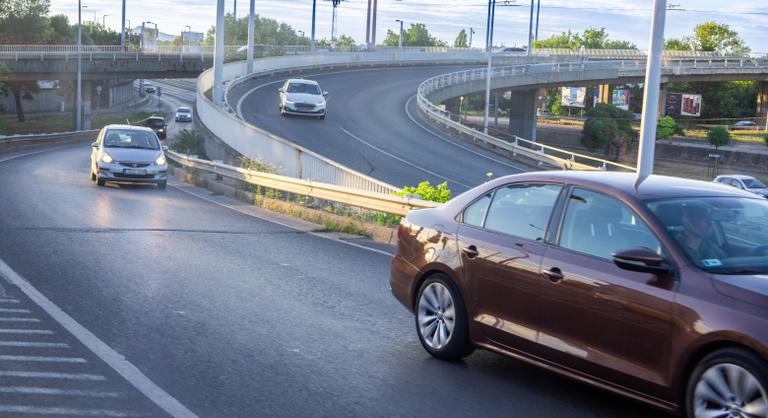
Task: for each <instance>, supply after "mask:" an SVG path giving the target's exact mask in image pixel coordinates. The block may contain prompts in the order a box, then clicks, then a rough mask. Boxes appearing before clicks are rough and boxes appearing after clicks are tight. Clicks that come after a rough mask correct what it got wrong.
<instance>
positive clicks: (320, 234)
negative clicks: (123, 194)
mask: <svg viewBox="0 0 768 418" xmlns="http://www.w3.org/2000/svg"><path fill="white" fill-rule="evenodd" d="M169 186H171V187H173V188H174V189H176V190H179V191H182V192H184V193H186V194H188V195H190V196H194V197H196V198H198V199H202V200H205V201H206V202H209V203H213V204H214V205H218V206H221V207H224V208H227V209H230V210H233V211H235V212H239V213H242V214H243V215H246V216H250V217H251V218H256V219H261V220H262V221H265V222H270V223H273V224H277V225H280V226H284V227H286V228H289V229H292V230H294V231H299V232H303V233H305V234H309V235H313V236H316V237H319V238H323V239H327V240H329V241H333V242H338V243H341V244H346V245H350V246H352V247H357V248H362V249H364V250H368V251H370V252H374V253H378V254H382V255H386V256H387V257H392V255H393V254H392V253H388V252H386V251H383V250H380V249H378V248H372V247H366V246H365V245H361V244H357V243H354V242H348V241H345V240H340V239H335V238H333V237H328V236H325V235H323V234H322V233H316V232H311V231H303V230H301V229H298V228H296V227H294V226H291V225H288V224H286V223H283V222H280V221H278V220H275V219H265V218H262V217H260V216H258V215H256V214H253V213H250V212H248V211H246V210H242V209H240V208H238V207H236V206H232V205H228V204H226V203H222V202H218V201H216V200H213V199H211V198H209V197H207V196H203V195H201V194H198V193H195V192H193V191H192V190H187V189H186V188H185V187H178V186H174V185H170V184H169Z"/></svg>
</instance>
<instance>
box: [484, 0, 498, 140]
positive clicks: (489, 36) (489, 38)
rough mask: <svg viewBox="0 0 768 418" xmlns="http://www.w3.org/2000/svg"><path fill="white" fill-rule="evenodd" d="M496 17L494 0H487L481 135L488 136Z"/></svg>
mask: <svg viewBox="0 0 768 418" xmlns="http://www.w3.org/2000/svg"><path fill="white" fill-rule="evenodd" d="M495 17H496V0H488V30H487V31H486V34H485V36H486V38H485V39H486V41H485V45H486V49H487V50H488V70H487V73H486V75H485V113H484V115H483V133H485V134H488V108H489V107H491V76H492V75H493V21H494V19H495Z"/></svg>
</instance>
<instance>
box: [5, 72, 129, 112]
mask: <svg viewBox="0 0 768 418" xmlns="http://www.w3.org/2000/svg"><path fill="white" fill-rule="evenodd" d="M100 83H104V84H102V91H101V100H100V101H98V94H97V91H96V82H93V83H83V96H84V98H85V100H86V101H87V100H89V98H90V101H91V103H92V108H93V110H96V109H97V108H98V109H105V108H108V107H112V106H119V105H123V104H125V103H129V102H130V101H132V100H133V99H134V98H135V97H136V95H137V92H136V89H135V88H133V80H103V81H101V82H100ZM88 85H90V86H91V87H90V90H88V88H87V86H88ZM97 101H98V106H97ZM72 106H73V98H72V97H67V94H66V93H65V92H64V91H62V90H61V89H45V90H40V91H39V92H37V93H32V100H22V108H23V109H24V113H25V114H34V113H43V112H45V113H48V112H71V111H72ZM15 113H16V102H15V100H14V98H13V95H8V96H3V95H0V114H8V115H13V114H15Z"/></svg>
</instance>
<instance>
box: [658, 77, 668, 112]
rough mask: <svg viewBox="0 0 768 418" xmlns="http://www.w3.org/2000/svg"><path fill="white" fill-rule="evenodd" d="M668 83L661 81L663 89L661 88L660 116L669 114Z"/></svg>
mask: <svg viewBox="0 0 768 418" xmlns="http://www.w3.org/2000/svg"><path fill="white" fill-rule="evenodd" d="M666 103H667V83H661V89H659V117H661V118H663V117H664V116H666V115H667V108H666V106H665V105H666Z"/></svg>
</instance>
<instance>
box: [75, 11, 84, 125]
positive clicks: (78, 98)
mask: <svg viewBox="0 0 768 418" xmlns="http://www.w3.org/2000/svg"><path fill="white" fill-rule="evenodd" d="M80 3H81V0H77V87H76V89H77V93H76V94H75V130H77V131H82V130H83V96H82V89H83V73H82V70H83V67H82V59H81V58H82V51H81V45H82V42H83V41H82V33H83V29H82V26H83V25H82V23H83V20H82V14H83V6H82V5H81V4H80Z"/></svg>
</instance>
